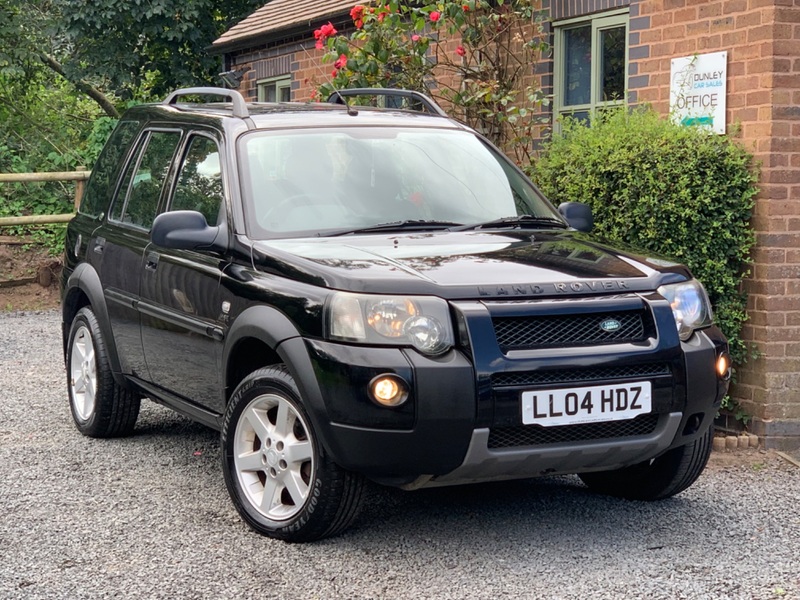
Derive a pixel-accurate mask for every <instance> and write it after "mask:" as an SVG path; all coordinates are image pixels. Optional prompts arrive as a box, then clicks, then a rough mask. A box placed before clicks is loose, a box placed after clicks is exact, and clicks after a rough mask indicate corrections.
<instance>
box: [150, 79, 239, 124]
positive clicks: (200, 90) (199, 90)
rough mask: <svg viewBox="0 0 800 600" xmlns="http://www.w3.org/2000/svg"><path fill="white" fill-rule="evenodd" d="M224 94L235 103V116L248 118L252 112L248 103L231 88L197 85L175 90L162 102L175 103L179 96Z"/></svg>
mask: <svg viewBox="0 0 800 600" xmlns="http://www.w3.org/2000/svg"><path fill="white" fill-rule="evenodd" d="M192 95H196V96H222V97H224V98H230V99H231V102H232V103H233V116H234V117H239V118H241V119H246V118H247V117H249V116H250V112H249V111H248V110H247V105H246V104H245V101H244V97H243V96H242V95H241V94H240V93H239V92H237V91H236V90H229V89H225V88H218V87H195V88H184V89H181V90H175V91H174V92H172V93H171V94H170V95H169V96H167V97H166V98H165V99H164V101H163V102H162V104H168V105H175V104H176V103H177V102H178V98H180V97H181V96H192Z"/></svg>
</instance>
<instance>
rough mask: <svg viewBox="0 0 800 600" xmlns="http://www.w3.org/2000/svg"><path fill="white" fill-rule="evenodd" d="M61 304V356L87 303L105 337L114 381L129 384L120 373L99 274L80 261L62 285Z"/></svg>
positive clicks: (122, 384)
mask: <svg viewBox="0 0 800 600" xmlns="http://www.w3.org/2000/svg"><path fill="white" fill-rule="evenodd" d="M62 297H63V300H62V303H61V321H62V329H63V336H62V337H63V341H64V355H65V357H66V352H67V338H68V336H69V330H70V327H71V326H72V321H73V320H74V319H75V316H76V315H77V314H78V311H80V310H81V309H82V308H83V307H85V306H89V307H91V309H92V312H93V313H94V315H95V317H96V318H97V322H98V325H99V327H100V331H101V332H102V334H103V338H104V339H105V340H106V348H107V351H108V362H109V365H110V367H111V372H112V373H113V375H114V380H115V381H116V382H117V383H118V384H119V385H121V386H124V387H128V385H129V384H128V382H127V380H126V379H125V378H124V377H123V376H122V365H121V363H120V360H119V355H118V354H117V347H116V344H115V342H114V335H113V332H112V331H111V324H110V321H109V317H108V308H107V306H106V299H105V295H104V294H103V285H102V283H100V276H99V275H98V274H97V271H96V270H95V269H94V267H92V266H91V265H89V264H88V263H81V264H80V265H78V266H77V267H76V268H75V271H73V273H72V275H70V277H69V279H68V280H67V282H66V283H65V285H64V292H63V294H62Z"/></svg>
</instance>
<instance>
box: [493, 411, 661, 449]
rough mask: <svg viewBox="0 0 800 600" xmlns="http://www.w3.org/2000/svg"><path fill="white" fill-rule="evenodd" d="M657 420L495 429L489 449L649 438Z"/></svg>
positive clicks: (640, 418) (648, 417)
mask: <svg viewBox="0 0 800 600" xmlns="http://www.w3.org/2000/svg"><path fill="white" fill-rule="evenodd" d="M658 417H659V415H657V414H654V413H650V414H647V415H640V416H638V417H636V418H635V419H627V420H625V421H605V422H603V423H583V424H580V425H561V426H557V427H542V426H541V425H519V426H516V427H493V428H492V429H491V430H490V432H489V444H488V446H489V448H515V447H518V446H542V445H545V444H559V443H564V442H585V441H589V440H602V439H607V438H608V439H612V438H623V437H634V436H637V435H649V434H651V433H653V432H654V431H655V429H656V425H658Z"/></svg>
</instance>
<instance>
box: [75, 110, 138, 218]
mask: <svg viewBox="0 0 800 600" xmlns="http://www.w3.org/2000/svg"><path fill="white" fill-rule="evenodd" d="M138 130H139V122H138V121H120V122H119V123H118V124H117V126H116V127H115V128H114V131H113V132H112V133H111V136H110V137H109V138H108V141H107V142H106V145H105V147H104V148H103V151H102V152H101V153H100V156H99V157H98V159H97V162H95V164H94V167H93V168H92V176H91V177H90V178H89V183H88V184H87V186H86V191H85V192H84V194H83V199H82V200H81V205H80V208H79V209H78V212H80V213H81V214H83V215H88V216H91V217H97V216H99V215H100V214H102V213H104V212H106V210H107V209H108V205H109V203H110V202H111V197H112V196H113V195H114V184H115V183H116V179H117V176H118V173H119V170H120V168H121V166H122V165H123V163H124V162H125V155H126V154H127V152H128V148H129V147H130V144H131V141H132V140H133V138H134V137H135V136H136V132H137V131H138Z"/></svg>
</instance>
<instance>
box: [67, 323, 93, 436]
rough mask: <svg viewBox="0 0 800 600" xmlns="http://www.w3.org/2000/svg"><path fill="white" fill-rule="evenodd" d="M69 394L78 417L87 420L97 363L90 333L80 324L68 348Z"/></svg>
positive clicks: (91, 402) (90, 412)
mask: <svg viewBox="0 0 800 600" xmlns="http://www.w3.org/2000/svg"><path fill="white" fill-rule="evenodd" d="M70 354H71V356H70V361H69V364H70V392H71V394H70V396H71V398H72V405H73V407H74V408H75V412H76V413H77V415H78V417H79V418H80V419H81V420H83V421H88V420H89V417H91V416H92V413H93V412H94V400H95V394H96V391H97V364H96V362H95V356H94V342H93V341H92V334H91V333H90V332H89V329H88V328H87V327H86V326H85V325H81V326H80V327H79V328H78V330H77V331H76V332H75V335H74V336H73V338H72V348H71V349H70Z"/></svg>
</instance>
